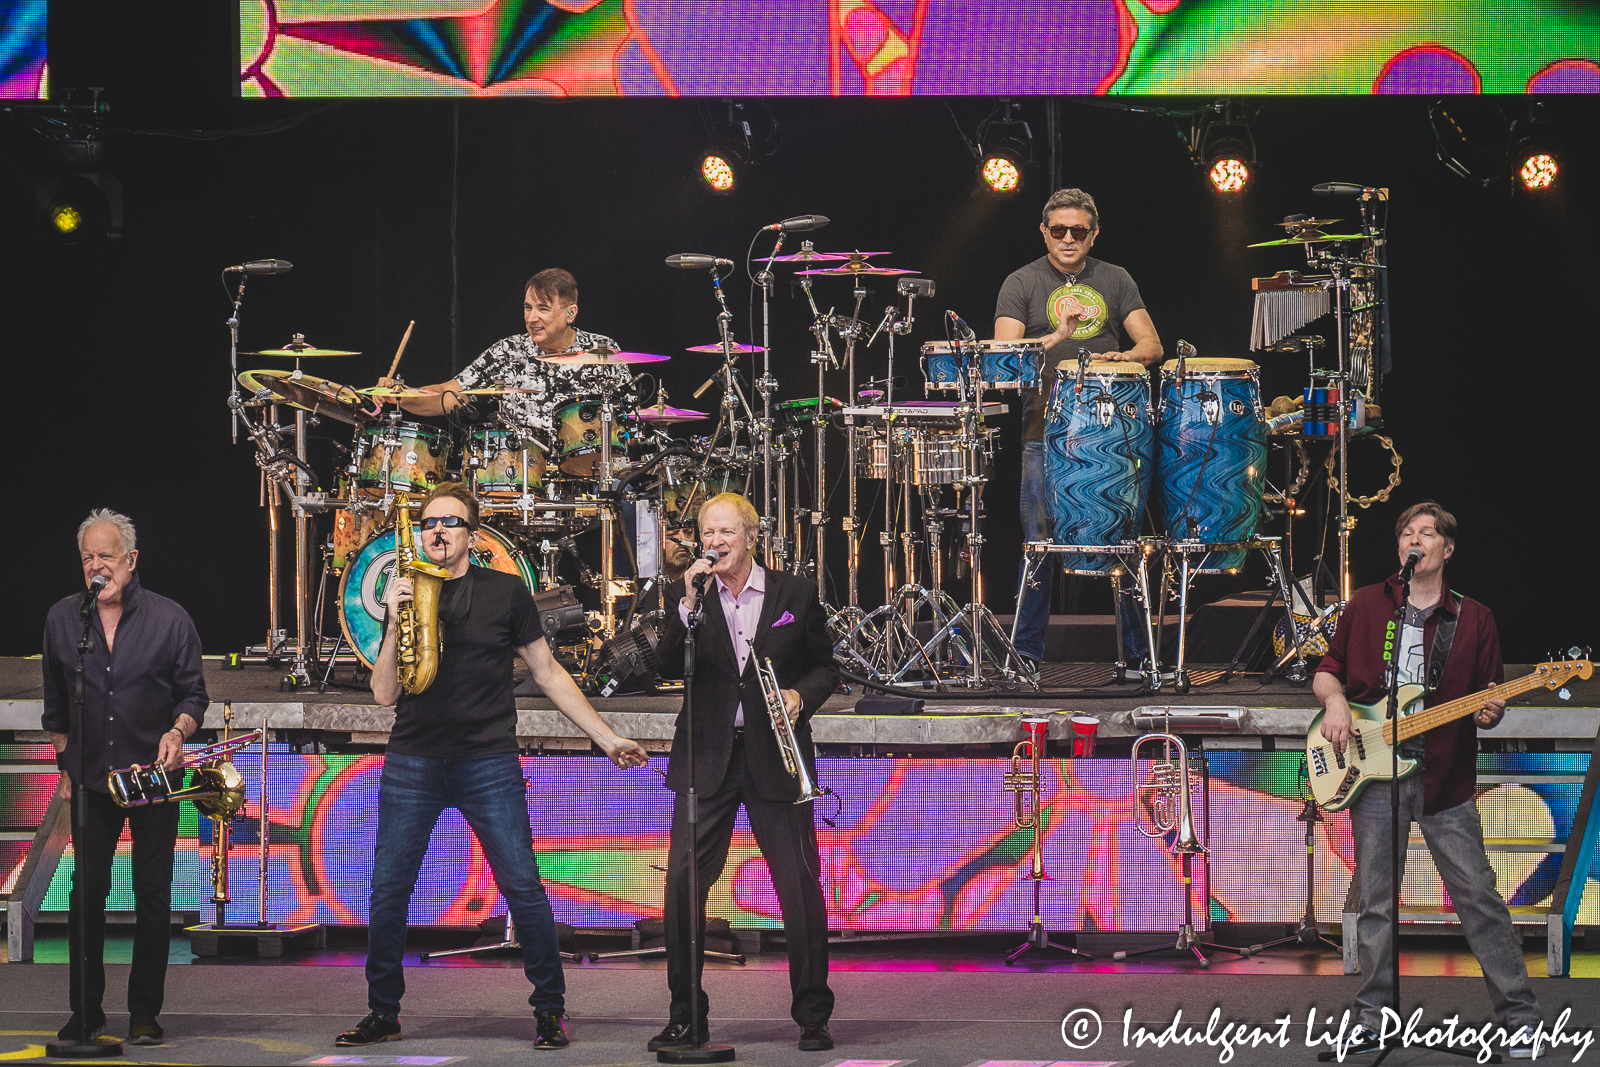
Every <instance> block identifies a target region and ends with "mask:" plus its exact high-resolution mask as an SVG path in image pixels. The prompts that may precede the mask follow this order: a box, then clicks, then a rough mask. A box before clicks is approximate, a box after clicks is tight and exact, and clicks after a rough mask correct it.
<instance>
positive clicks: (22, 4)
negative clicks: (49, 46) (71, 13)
mask: <svg viewBox="0 0 1600 1067" xmlns="http://www.w3.org/2000/svg"><path fill="white" fill-rule="evenodd" d="M44 31H45V0H6V2H5V3H0V100H38V99H43V98H44V95H45V84H44V82H45V32H44Z"/></svg>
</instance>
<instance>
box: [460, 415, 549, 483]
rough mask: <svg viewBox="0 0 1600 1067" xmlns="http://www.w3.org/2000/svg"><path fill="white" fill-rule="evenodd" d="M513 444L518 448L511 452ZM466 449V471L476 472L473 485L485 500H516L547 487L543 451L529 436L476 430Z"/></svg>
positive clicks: (493, 430) (497, 430)
mask: <svg viewBox="0 0 1600 1067" xmlns="http://www.w3.org/2000/svg"><path fill="white" fill-rule="evenodd" d="M511 444H516V445H518V446H519V447H518V448H515V449H513V448H510V447H509V445H511ZM467 448H468V451H467V460H466V467H467V469H468V470H469V471H476V474H475V475H474V476H473V484H474V487H475V488H476V490H477V492H478V493H479V494H480V495H482V496H486V497H489V498H491V499H507V498H516V497H520V496H522V495H523V494H524V493H525V492H526V493H531V492H533V491H534V490H536V489H540V488H542V487H543V486H544V472H545V465H546V463H547V460H546V459H545V455H544V449H542V448H540V447H539V445H538V444H537V443H535V442H534V441H533V440H531V439H530V438H529V437H528V436H527V435H526V434H519V433H515V432H513V431H511V430H505V429H481V430H473V431H472V440H471V443H470V444H469V445H468V446H467Z"/></svg>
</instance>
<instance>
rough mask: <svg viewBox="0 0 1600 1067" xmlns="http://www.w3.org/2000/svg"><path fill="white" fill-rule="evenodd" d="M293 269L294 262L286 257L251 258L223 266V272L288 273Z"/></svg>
mask: <svg viewBox="0 0 1600 1067" xmlns="http://www.w3.org/2000/svg"><path fill="white" fill-rule="evenodd" d="M292 270H294V264H293V263H290V262H289V261H288V260H287V259H252V260H251V261H250V262H248V263H237V264H235V265H234V266H231V267H224V268H223V270H222V272H223V273H224V274H288V273H289V272H290V271H292Z"/></svg>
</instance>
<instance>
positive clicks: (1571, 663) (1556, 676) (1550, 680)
mask: <svg viewBox="0 0 1600 1067" xmlns="http://www.w3.org/2000/svg"><path fill="white" fill-rule="evenodd" d="M1533 673H1534V675H1535V676H1536V677H1537V678H1538V680H1539V684H1540V685H1542V686H1544V687H1545V688H1546V689H1554V688H1555V687H1556V686H1558V685H1562V684H1564V683H1566V682H1568V681H1570V680H1571V679H1573V678H1581V679H1588V678H1589V677H1591V676H1592V675H1593V674H1594V664H1593V663H1592V662H1591V661H1590V659H1589V650H1588V649H1587V648H1579V647H1577V646H1576V645H1574V646H1573V647H1571V648H1569V649H1567V655H1566V658H1565V659H1557V658H1555V657H1553V656H1552V657H1551V658H1550V659H1549V660H1548V661H1546V662H1544V663H1541V664H1539V666H1537V667H1535V668H1534V671H1533Z"/></svg>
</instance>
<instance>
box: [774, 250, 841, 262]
mask: <svg viewBox="0 0 1600 1067" xmlns="http://www.w3.org/2000/svg"><path fill="white" fill-rule="evenodd" d="M849 258H850V257H849V256H848V255H846V254H845V253H843V252H795V253H793V254H791V255H787V256H762V257H761V258H760V259H758V260H756V262H757V263H843V262H844V261H845V260H847V259H849Z"/></svg>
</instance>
